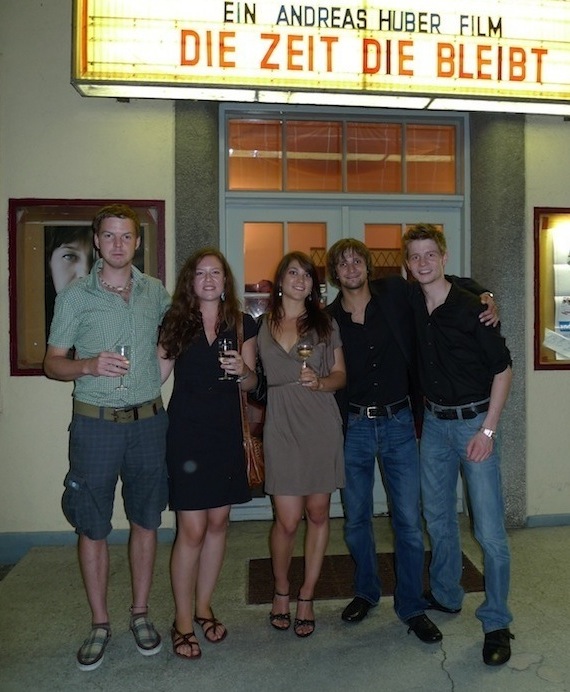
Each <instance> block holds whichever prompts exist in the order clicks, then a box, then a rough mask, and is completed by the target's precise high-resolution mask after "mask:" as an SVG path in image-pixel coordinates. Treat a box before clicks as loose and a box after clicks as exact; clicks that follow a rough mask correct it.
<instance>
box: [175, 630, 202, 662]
mask: <svg viewBox="0 0 570 692" xmlns="http://www.w3.org/2000/svg"><path fill="white" fill-rule="evenodd" d="M170 636H171V638H172V651H173V652H174V654H175V655H176V656H178V658H183V659H184V660H186V661H194V660H196V659H198V658H200V656H201V655H202V650H201V649H200V644H198V640H197V639H196V635H195V634H194V630H192V632H187V633H186V634H182V632H179V631H178V630H177V629H176V622H173V623H172V629H171V630H170ZM192 637H194V639H195V640H196V641H192ZM182 646H188V647H190V655H188V654H183V653H181V652H180V647H182ZM194 652H197V653H194Z"/></svg>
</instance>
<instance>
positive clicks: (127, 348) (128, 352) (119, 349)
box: [115, 344, 131, 389]
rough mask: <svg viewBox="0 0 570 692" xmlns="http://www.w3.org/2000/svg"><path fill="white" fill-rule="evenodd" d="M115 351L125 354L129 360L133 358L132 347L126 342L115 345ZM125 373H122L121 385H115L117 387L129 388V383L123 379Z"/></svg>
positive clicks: (124, 356)
mask: <svg viewBox="0 0 570 692" xmlns="http://www.w3.org/2000/svg"><path fill="white" fill-rule="evenodd" d="M115 352H116V353H118V354H119V355H121V356H123V358H126V359H127V360H128V361H130V360H131V347H130V346H126V345H125V344H120V345H119V346H115ZM123 377H124V375H121V379H120V381H119V386H118V387H115V389H128V387H127V385H126V384H125V383H124V381H123Z"/></svg>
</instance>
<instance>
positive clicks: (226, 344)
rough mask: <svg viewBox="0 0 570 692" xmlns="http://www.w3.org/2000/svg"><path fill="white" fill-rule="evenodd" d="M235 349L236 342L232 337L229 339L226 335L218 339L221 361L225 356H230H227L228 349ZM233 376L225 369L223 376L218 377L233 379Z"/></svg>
mask: <svg viewBox="0 0 570 692" xmlns="http://www.w3.org/2000/svg"><path fill="white" fill-rule="evenodd" d="M233 350H234V342H233V341H232V340H231V339H228V338H226V337H223V338H221V339H218V354H219V356H220V363H221V361H222V360H223V359H224V358H228V357H230V356H227V355H226V354H227V352H228V351H233ZM231 379H232V378H231V377H230V376H229V375H228V373H227V372H226V371H225V370H224V374H223V376H220V377H218V380H231Z"/></svg>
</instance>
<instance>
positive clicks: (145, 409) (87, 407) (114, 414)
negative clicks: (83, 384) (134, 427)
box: [73, 396, 164, 423]
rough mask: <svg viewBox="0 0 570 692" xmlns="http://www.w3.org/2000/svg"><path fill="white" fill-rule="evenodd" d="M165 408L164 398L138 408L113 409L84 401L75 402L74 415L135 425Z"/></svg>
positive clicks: (147, 402) (146, 402)
mask: <svg viewBox="0 0 570 692" xmlns="http://www.w3.org/2000/svg"><path fill="white" fill-rule="evenodd" d="M163 408H164V406H163V404H162V397H160V396H158V397H157V398H156V399H154V400H153V401H145V403H144V404H139V405H138V406H129V407H127V408H111V407H110V406H93V404H86V403H85V402H83V401H76V400H74V401H73V413H77V414H78V415H80V416H87V417H88V418H99V419H100V420H106V421H110V422H112V423H134V422H135V421H137V420H144V419H145V418H152V417H153V416H156V414H157V413H158V412H159V411H162V409H163Z"/></svg>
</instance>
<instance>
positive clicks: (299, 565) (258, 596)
mask: <svg viewBox="0 0 570 692" xmlns="http://www.w3.org/2000/svg"><path fill="white" fill-rule="evenodd" d="M430 559H431V552H430V551H427V552H426V553H425V563H424V588H426V589H427V588H428V587H429V576H428V565H429V562H430ZM378 571H379V574H380V579H381V580H382V595H383V596H393V595H394V584H395V575H394V553H378ZM289 575H290V593H291V594H296V593H298V591H299V588H300V587H301V584H302V581H303V558H302V557H294V558H293V559H292V561H291V569H290V570H289ZM353 579H354V562H353V561H352V558H351V557H350V555H325V559H324V561H323V568H322V570H321V576H320V578H319V581H318V583H317V586H316V589H315V599H321V600H329V599H335V598H342V599H351V598H353V597H354V591H353ZM461 584H462V586H463V588H464V589H465V591H466V592H472V591H484V589H485V585H484V581H483V575H482V574H481V572H480V571H479V570H478V569H477V567H475V565H474V564H473V563H472V562H471V560H470V559H469V558H468V557H467V556H466V555H465V553H463V576H462V579H461ZM272 598H273V573H272V571H271V559H270V558H260V559H256V560H250V561H249V582H248V594H247V602H248V604H249V605H258V604H261V603H271V600H272Z"/></svg>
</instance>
